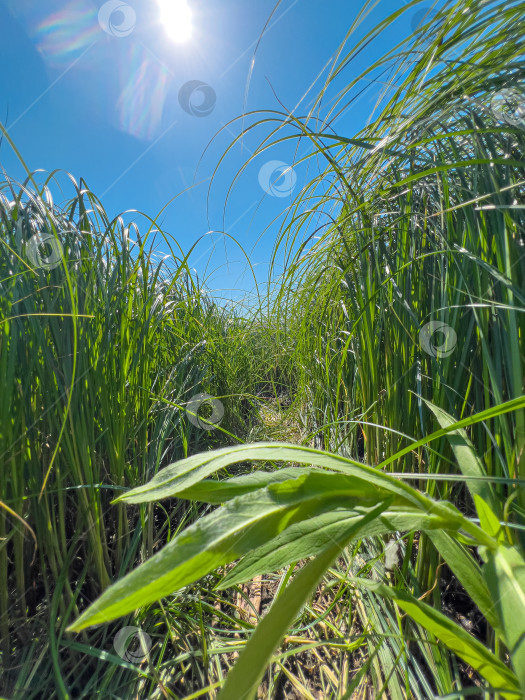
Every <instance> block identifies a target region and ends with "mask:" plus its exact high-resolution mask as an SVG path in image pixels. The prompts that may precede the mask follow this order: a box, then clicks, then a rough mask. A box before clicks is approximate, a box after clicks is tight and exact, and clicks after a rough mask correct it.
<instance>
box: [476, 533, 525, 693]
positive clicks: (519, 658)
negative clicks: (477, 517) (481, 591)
mask: <svg viewBox="0 0 525 700" xmlns="http://www.w3.org/2000/svg"><path fill="white" fill-rule="evenodd" d="M483 574H484V576H485V580H486V581H487V585H488V587H489V590H490V592H491V595H492V600H493V604H494V609H495V611H496V613H497V615H498V617H499V619H500V620H501V625H502V627H503V630H504V641H505V645H506V646H507V649H508V650H509V653H510V656H511V659H512V665H513V667H514V670H515V671H516V675H517V676H518V678H519V681H520V684H521V689H522V691H523V693H524V694H525V561H524V559H523V557H522V556H521V554H520V553H519V551H518V550H517V549H516V548H515V547H505V546H501V547H499V548H498V550H497V551H496V552H491V553H488V555H487V563H486V564H485V565H484V567H483Z"/></svg>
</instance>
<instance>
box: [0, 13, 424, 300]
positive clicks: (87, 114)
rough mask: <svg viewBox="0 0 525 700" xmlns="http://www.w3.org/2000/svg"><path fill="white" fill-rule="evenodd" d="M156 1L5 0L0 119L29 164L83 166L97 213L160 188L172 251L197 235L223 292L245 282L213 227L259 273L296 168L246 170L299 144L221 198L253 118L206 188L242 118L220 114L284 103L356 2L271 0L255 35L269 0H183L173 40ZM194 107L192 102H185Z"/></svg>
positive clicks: (358, 123)
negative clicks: (184, 20) (178, 39)
mask: <svg viewBox="0 0 525 700" xmlns="http://www.w3.org/2000/svg"><path fill="white" fill-rule="evenodd" d="M159 1H160V0H148V1H147V2H146V1H144V0H130V2H129V3H124V2H121V1H120V0H119V1H117V0H111V3H112V4H110V3H103V2H101V1H100V0H97V2H95V1H94V0H74V1H73V2H68V1H67V0H46V1H45V2H41V3H36V2H34V0H31V1H29V0H4V2H3V3H2V4H1V5H0V26H1V27H2V30H1V32H2V42H1V43H0V56H1V64H2V66H4V69H3V70H2V71H1V72H0V120H1V121H2V122H3V123H4V125H5V126H6V127H7V129H8V132H9V135H10V137H11V138H12V139H13V140H14V142H15V144H16V146H17V147H18V149H19V150H20V151H21V153H22V155H23V157H24V159H25V160H26V162H27V164H28V166H29V167H30V168H31V169H38V168H41V169H43V170H45V171H47V172H50V171H52V170H54V169H61V170H63V171H66V172H69V173H71V174H72V175H73V176H74V177H75V178H76V179H77V180H78V179H79V178H80V177H83V178H84V180H85V181H86V183H87V185H88V186H89V188H90V189H91V190H93V191H94V193H95V194H96V195H97V196H99V197H100V199H101V201H102V203H103V205H104V207H105V209H106V211H107V212H108V213H109V214H110V215H115V214H117V213H120V212H122V211H125V210H129V209H136V210H139V211H141V212H144V213H145V214H147V215H148V216H151V217H154V216H156V215H157V214H158V213H159V211H160V210H161V209H162V208H163V207H164V205H165V204H166V203H167V202H168V201H169V200H170V199H171V198H174V197H175V200H174V201H173V202H172V204H171V205H170V206H169V207H168V208H167V209H166V210H165V211H164V212H163V214H162V217H161V218H160V219H159V224H161V227H162V229H163V231H164V232H166V233H167V234H169V235H170V236H172V237H173V238H174V239H176V240H177V242H178V243H179V245H180V246H181V247H182V249H183V250H185V251H187V250H189V249H190V247H191V246H192V245H194V244H195V243H196V242H197V241H199V239H201V240H200V242H199V244H198V246H197V248H196V250H195V252H194V254H193V255H192V258H191V263H192V265H193V266H194V267H195V269H196V270H197V271H198V273H199V274H200V275H201V276H202V277H205V278H206V279H207V282H208V284H209V285H210V286H211V287H212V288H213V289H216V290H220V291H218V292H217V293H218V295H219V296H220V295H221V294H223V295H224V296H226V297H228V296H232V295H233V296H235V295H236V294H241V293H242V290H246V289H250V288H251V287H252V286H253V280H252V279H251V278H250V275H249V274H246V260H245V259H244V258H243V256H242V254H241V253H240V250H239V248H238V247H237V246H236V245H235V244H234V243H233V242H232V241H231V240H229V239H225V237H224V236H223V235H222V233H221V232H222V231H226V232H227V233H228V234H229V235H231V236H233V237H234V238H235V239H236V240H237V241H238V242H239V243H240V245H242V247H243V248H244V249H245V251H246V252H247V253H248V254H249V259H250V262H251V264H252V265H254V266H255V270H256V275H257V279H258V282H260V283H264V281H265V279H266V274H267V270H268V266H267V263H268V261H269V259H270V256H271V251H272V248H273V244H274V240H275V236H276V233H277V230H278V221H276V220H275V219H276V217H278V216H279V214H280V213H281V212H282V211H283V210H284V209H285V208H286V207H287V206H288V205H289V204H290V201H291V198H290V196H289V195H288V196H274V195H275V192H277V193H278V194H280V195H282V194H286V188H287V187H288V188H289V186H290V185H292V184H293V185H294V190H293V193H292V195H293V196H295V195H296V194H297V193H298V192H299V190H300V188H301V187H302V186H303V185H304V182H305V178H306V177H307V176H308V172H307V171H306V169H304V168H302V167H301V166H300V167H298V168H296V169H294V170H293V172H292V171H288V172H287V173H286V174H285V175H284V176H283V178H282V179H281V180H280V181H276V180H275V163H273V164H272V165H270V166H267V167H266V170H264V169H263V170H261V168H264V166H265V165H266V163H268V162H269V161H270V162H271V161H278V162H283V163H286V164H290V165H291V164H292V161H293V159H294V157H296V158H297V155H304V153H305V152H306V151H305V150H304V149H303V150H301V149H300V152H299V154H296V153H295V147H294V146H292V145H288V146H285V145H283V146H278V147H275V148H274V149H272V150H270V151H267V152H266V153H265V154H262V155H261V156H259V157H258V158H257V159H256V161H254V162H253V163H251V164H250V166H249V167H247V168H246V171H245V172H244V173H243V175H242V177H241V178H240V180H239V181H238V183H237V184H236V186H235V188H234V189H233V191H232V192H231V193H230V197H229V199H228V203H227V206H226V207H225V200H226V194H227V193H228V190H229V187H230V185H231V183H232V180H233V178H234V176H235V174H236V172H238V170H239V168H240V167H241V166H242V165H243V163H246V161H247V160H248V158H249V157H250V155H251V153H252V152H253V150H254V149H255V147H256V146H257V144H258V143H259V141H260V140H261V139H262V138H263V137H264V136H265V135H266V134H267V133H268V129H266V130H265V129H264V128H261V129H259V130H258V131H257V132H254V133H253V134H251V135H250V136H249V137H247V138H246V139H245V140H244V142H243V145H242V147H241V145H240V144H239V145H237V146H235V147H234V149H233V150H232V151H231V153H230V154H229V156H228V157H227V159H226V160H225V162H224V164H223V165H222V166H221V168H220V169H219V170H218V172H217V174H216V177H215V181H214V183H213V186H212V189H211V192H209V191H208V190H209V184H210V177H211V176H212V174H213V172H214V170H215V168H216V166H217V164H218V161H219V158H220V157H221V155H222V153H223V152H224V151H225V149H226V148H227V147H228V145H229V144H230V143H231V141H232V140H233V138H234V137H235V136H236V135H237V134H238V133H239V131H240V129H241V122H237V123H235V124H233V125H232V126H228V127H227V128H224V125H226V124H228V122H230V121H231V120H232V119H235V118H237V117H239V116H241V115H242V113H243V110H245V109H246V110H247V111H250V110H258V109H277V110H281V109H282V106H281V105H280V104H279V101H280V102H282V104H283V105H284V107H285V108H286V109H287V110H291V109H293V108H295V107H296V105H297V103H298V102H299V101H300V99H301V98H302V97H303V95H304V93H305V92H306V90H307V89H308V87H309V86H310V85H311V83H312V81H313V80H314V79H315V77H316V76H317V75H318V74H319V72H320V71H321V70H322V69H323V67H324V66H325V65H326V64H327V62H328V61H329V60H330V58H331V57H332V56H333V55H334V53H335V51H336V50H337V48H338V46H339V44H340V42H341V41H342V39H343V38H344V36H345V34H346V32H347V31H348V28H349V27H350V24H351V22H352V21H353V20H354V18H355V17H356V15H357V13H358V11H359V9H361V7H362V4H363V3H362V2H361V0H353V1H352V2H350V1H346V2H345V1H343V0H325V1H324V2H321V1H319V0H285V1H284V2H282V3H281V4H280V6H279V7H278V8H277V10H276V11H275V13H274V15H273V17H272V18H271V20H270V22H269V26H268V28H267V31H266V32H265V34H264V35H263V36H262V38H260V37H261V32H262V30H263V28H264V26H265V24H266V22H267V20H268V18H269V17H270V15H271V13H272V10H273V9H274V7H275V2H274V0H257V1H256V2H255V1H254V0H252V2H246V0H221V1H220V2H217V0H188V5H189V7H190V9H191V12H192V25H193V32H192V36H191V38H190V39H189V40H188V41H186V42H184V43H174V42H173V41H172V40H171V38H170V37H169V36H168V34H167V31H166V28H165V26H164V25H163V24H162V23H161V21H160V14H159V5H158V2H159ZM428 4H430V3H428ZM424 5H425V6H427V4H425V3H424ZM398 7H399V2H394V1H393V0H382V1H381V2H379V3H378V6H377V8H376V9H375V10H374V11H373V12H372V13H371V14H370V16H369V17H368V18H367V20H366V21H365V22H364V24H363V27H362V29H360V30H359V32H358V35H362V34H363V33H364V32H365V31H367V30H368V29H370V28H371V27H372V26H373V24H374V23H376V22H377V21H379V20H380V19H382V18H384V17H385V16H386V15H388V14H389V13H390V12H392V11H394V10H395V9H397V8H398ZM414 13H415V10H411V11H410V12H409V13H407V16H406V19H404V20H403V21H402V22H398V23H397V25H396V27H395V28H394V29H392V30H389V31H388V32H387V33H386V34H385V35H384V37H383V39H382V41H381V42H380V43H377V44H376V45H373V46H371V47H369V48H368V49H367V51H366V52H364V53H363V55H362V56H360V57H359V59H358V60H357V61H356V62H355V64H353V65H352V66H351V67H349V68H348V71H349V72H348V74H347V76H346V77H347V78H348V79H350V78H351V77H353V76H354V75H356V74H357V72H360V71H361V70H362V69H363V68H364V67H365V66H366V62H367V61H371V60H372V59H373V58H376V57H378V56H379V55H380V53H381V52H382V51H387V50H389V49H390V48H391V47H392V46H393V45H394V43H395V42H397V41H398V40H399V39H400V38H401V34H404V35H407V34H409V33H410V32H411V28H410V19H411V17H413V15H414ZM405 25H406V26H405ZM259 38H260V42H259V45H258V48H257V53H256V54H255V61H254V62H253V66H252V59H253V57H254V51H255V47H256V45H257V42H258V40H259ZM6 67H7V70H6ZM251 67H252V68H253V69H252V71H251V73H250V68H251ZM249 74H250V75H251V79H250V81H249V83H248V75H249ZM323 75H326V73H324V74H323ZM197 81H199V82H197ZM202 85H204V86H205V87H204V90H201V87H202ZM183 86H186V87H185V88H184V87H183ZM181 88H182V91H181ZM380 89H381V86H380V85H376V86H374V85H371V86H370V89H369V90H368V91H367V92H366V94H365V95H364V96H363V97H362V98H361V99H360V100H359V101H358V102H357V103H356V104H355V106H353V107H352V109H351V110H349V111H348V113H347V114H346V115H345V117H344V118H343V119H342V120H340V121H339V122H338V128H339V129H340V132H341V133H343V134H344V135H346V136H351V135H352V134H353V133H355V132H356V131H358V130H359V128H361V127H362V126H363V125H364V124H365V123H366V120H367V118H368V116H369V115H370V114H371V112H372V110H373V107H374V103H375V100H376V98H377V95H378V93H379V90H380ZM182 103H184V104H182ZM307 105H308V100H307V101H306V106H307ZM184 107H185V108H184ZM199 109H200V110H201V111H203V112H204V114H200V115H196V114H192V113H191V112H192V111H193V112H194V113H195V112H196V111H198V110H199ZM305 111H306V107H305V108H304V109H302V108H300V109H299V110H298V112H297V113H298V114H301V113H304V112H305ZM221 128H223V131H222V132H221V133H220V134H218V132H219V130H220V129H221ZM217 134H218V135H217ZM214 137H215V138H214ZM210 141H211V142H212V143H211V145H209V144H210ZM207 146H208V148H207ZM0 162H1V164H2V166H3V167H4V168H5V170H6V171H7V173H8V174H9V175H10V176H11V177H15V178H22V177H23V171H22V169H21V167H20V165H19V164H18V163H17V161H16V159H15V157H14V155H13V154H12V153H11V152H10V149H9V146H8V145H7V144H6V143H3V144H2V147H1V149H0ZM272 168H273V169H274V170H273V172H274V176H273V178H274V179H273V180H272V179H270V180H269V179H268V175H269V172H271V171H272ZM277 172H282V169H281V170H280V171H277ZM59 181H60V182H62V183H63V185H64V187H63V192H62V193H61V192H60V190H59V188H58V186H57V187H56V189H55V190H54V192H53V194H54V198H55V201H56V202H57V203H60V201H61V199H65V198H67V197H68V196H71V194H72V190H71V188H70V186H68V185H67V180H66V178H65V176H64V175H62V176H60V177H59ZM261 181H262V182H263V183H264V182H267V183H270V184H268V185H267V186H266V189H267V190H268V189H270V191H271V186H272V185H271V183H272V182H273V183H274V185H273V193H274V194H271V193H269V192H268V191H265V189H264V187H263V186H261ZM194 183H196V184H194ZM279 184H280V185H281V187H280V189H279ZM192 185H193V186H192ZM187 188H190V189H187ZM185 190H186V191H185ZM177 195H179V196H177ZM132 218H133V215H129V216H128V217H127V219H128V220H131V219H132ZM135 218H136V220H137V223H138V225H139V226H140V228H141V229H142V228H147V223H146V222H145V221H144V220H142V221H141V219H140V217H135ZM272 222H273V223H272ZM209 231H215V232H216V233H214V234H210V233H209ZM203 236H204V238H202V237H203ZM161 248H162V246H161ZM232 290H233V291H232Z"/></svg>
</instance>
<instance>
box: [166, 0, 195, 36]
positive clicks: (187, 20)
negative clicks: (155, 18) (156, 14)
mask: <svg viewBox="0 0 525 700" xmlns="http://www.w3.org/2000/svg"><path fill="white" fill-rule="evenodd" d="M159 5H160V17H161V20H162V24H163V25H164V28H165V29H166V33H167V34H168V36H169V38H170V39H172V40H173V41H177V42H180V43H182V42H184V41H188V39H189V38H190V37H191V30H192V26H191V10H190V8H189V7H188V3H187V2H186V0H159Z"/></svg>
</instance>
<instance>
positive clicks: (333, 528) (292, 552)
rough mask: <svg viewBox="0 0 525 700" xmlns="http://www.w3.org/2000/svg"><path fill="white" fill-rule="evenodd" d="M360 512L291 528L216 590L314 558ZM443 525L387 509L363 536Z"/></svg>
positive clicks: (243, 563)
mask: <svg viewBox="0 0 525 700" xmlns="http://www.w3.org/2000/svg"><path fill="white" fill-rule="evenodd" d="M363 513H364V509H363V508H360V509H359V508H355V509H354V510H349V509H343V508H341V509H334V510H332V511H330V512H328V513H323V514H321V515H318V516H316V517H312V518H308V520H303V521H301V522H298V523H295V524H294V525H291V526H290V527H288V528H286V530H284V531H283V532H281V534H280V535H278V536H277V537H276V538H275V539H273V540H272V541H271V542H266V543H265V544H263V545H262V546H261V547H258V548H257V549H254V550H253V551H251V552H249V553H248V554H246V556H244V557H243V558H242V559H241V561H240V562H239V563H238V564H237V565H236V566H235V567H234V568H233V569H232V570H231V571H229V572H228V574H227V575H226V576H225V577H224V578H223V579H222V580H221V581H220V582H219V584H218V585H217V588H218V589H219V590H223V589H225V588H228V587H229V586H234V585H236V584H238V583H244V582H245V581H249V580H250V579H252V578H254V577H255V576H258V575H259V574H266V573H270V572H273V571H278V570H279V569H282V568H283V567H284V566H287V565H288V564H291V563H292V562H294V561H299V560H300V559H306V558H307V557H310V556H316V555H317V554H319V553H320V552H321V551H322V550H323V549H324V547H326V546H328V544H329V542H331V541H333V540H334V539H335V538H337V535H338V532H339V531H340V529H341V527H345V526H347V525H350V524H351V522H352V521H354V522H356V523H357V522H359V521H360V520H362V517H363ZM446 526H447V524H446V523H445V521H444V520H443V519H442V518H439V517H437V516H434V515H426V514H424V513H421V511H417V510H413V511H411V512H410V511H402V510H398V511H393V510H390V507H387V509H386V510H385V511H384V512H383V513H382V514H381V515H380V516H379V517H377V518H376V519H375V520H374V521H373V522H371V523H367V526H366V536H367V537H371V536H374V535H382V534H385V533H388V532H399V531H409V530H421V529H425V530H427V529H428V530H430V529H433V528H440V527H446ZM362 536H364V533H361V530H360V529H357V530H356V532H355V534H354V538H355V539H358V538H360V537H362ZM480 576H481V570H480Z"/></svg>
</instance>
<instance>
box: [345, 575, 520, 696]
mask: <svg viewBox="0 0 525 700" xmlns="http://www.w3.org/2000/svg"><path fill="white" fill-rule="evenodd" d="M350 580H351V581H353V582H354V583H355V584H356V585H358V586H365V587H366V588H369V589H371V590H373V591H374V592H376V593H377V594H378V595H381V596H383V597H384V598H389V599H390V600H393V601H395V602H396V603H397V605H398V606H399V607H400V608H401V609H402V610H404V611H405V612H406V613H407V614H408V615H410V617H411V618H412V619H413V620H415V622H417V623H418V624H419V625H421V626H422V627H424V628H425V629H426V630H428V631H429V632H431V633H432V634H433V635H434V636H435V637H437V639H439V640H440V641H441V642H442V643H443V644H444V645H445V646H446V647H447V648H448V649H450V650H451V651H453V652H454V653H455V654H457V655H458V656H459V657H461V658H462V659H463V660H464V661H466V662H467V663H468V664H469V665H470V666H472V668H473V669H475V670H476V671H477V672H478V673H479V674H480V675H481V676H482V677H483V678H485V680H487V681H488V683H490V685H491V686H493V687H495V688H504V689H505V691H504V692H502V693H501V695H502V697H504V698H509V699H513V700H515V699H516V698H518V697H521V692H520V689H519V683H518V680H517V678H516V676H515V675H514V673H513V672H512V671H511V670H510V669H509V668H507V666H505V664H504V663H503V662H502V661H500V660H499V659H498V658H497V657H496V656H495V655H494V654H493V653H492V652H491V651H489V650H488V649H487V648H486V647H485V646H484V645H483V644H482V643H481V642H480V641H478V640H477V639H475V637H473V636H472V635H470V634H469V633H468V632H467V631H466V630H464V629H463V627H461V626H460V625H458V624H457V623H455V622H454V621H453V620H451V619H449V618H448V617H446V616H445V615H443V613H441V612H439V611H438V610H435V609H434V608H432V607H431V606H430V605H428V604H427V603H425V602H423V601H421V600H418V599H417V598H415V597H414V596H413V595H411V594H410V593H408V592H407V591H403V590H400V589H397V588H392V587H389V586H386V585H385V584H382V583H377V582H375V581H372V580H370V579H363V578H354V579H350ZM522 619H523V618H522Z"/></svg>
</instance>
